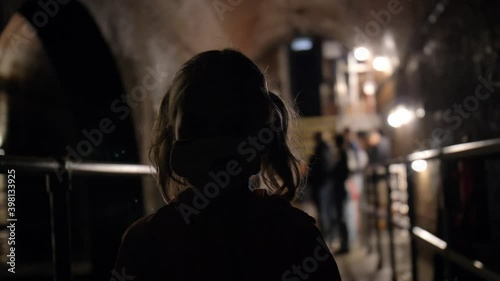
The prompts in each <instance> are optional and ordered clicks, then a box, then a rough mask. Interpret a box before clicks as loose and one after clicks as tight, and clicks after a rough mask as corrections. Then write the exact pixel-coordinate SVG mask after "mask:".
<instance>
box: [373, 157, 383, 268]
mask: <svg viewBox="0 0 500 281" xmlns="http://www.w3.org/2000/svg"><path fill="white" fill-rule="evenodd" d="M377 168H378V166H377V167H376V168H375V169H374V171H373V174H372V181H373V190H374V205H375V214H374V216H375V234H376V238H377V254H378V265H377V268H378V269H382V258H383V254H382V235H381V233H380V226H379V225H380V200H379V199H380V197H379V189H378V181H379V175H378V174H377V172H378V171H377V170H378V169H377Z"/></svg>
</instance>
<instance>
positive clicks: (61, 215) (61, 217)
mask: <svg viewBox="0 0 500 281" xmlns="http://www.w3.org/2000/svg"><path fill="white" fill-rule="evenodd" d="M63 166H64V165H63ZM62 168H63V169H64V168H65V167H62ZM70 191H71V182H70V175H69V172H68V171H64V173H62V176H61V177H59V178H58V177H57V176H56V175H55V174H51V175H47V192H48V193H49V196H50V218H51V236H52V237H51V238H52V260H53V264H54V280H55V281H69V280H71V232H70V219H69V215H70V214H69V210H70V202H69V195H70Z"/></svg>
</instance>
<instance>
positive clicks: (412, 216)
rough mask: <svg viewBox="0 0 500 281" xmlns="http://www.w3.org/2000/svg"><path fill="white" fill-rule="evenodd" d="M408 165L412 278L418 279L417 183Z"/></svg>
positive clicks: (415, 280) (414, 280)
mask: <svg viewBox="0 0 500 281" xmlns="http://www.w3.org/2000/svg"><path fill="white" fill-rule="evenodd" d="M405 165H406V182H407V185H406V186H407V189H406V190H407V191H408V218H409V219H410V229H409V230H408V231H409V232H410V233H409V234H410V245H411V266H412V269H411V270H412V279H413V281H417V280H418V268H417V256H418V253H417V241H416V237H415V236H414V235H413V227H414V226H415V185H414V184H413V172H412V171H411V167H410V165H409V164H408V163H406V164H405Z"/></svg>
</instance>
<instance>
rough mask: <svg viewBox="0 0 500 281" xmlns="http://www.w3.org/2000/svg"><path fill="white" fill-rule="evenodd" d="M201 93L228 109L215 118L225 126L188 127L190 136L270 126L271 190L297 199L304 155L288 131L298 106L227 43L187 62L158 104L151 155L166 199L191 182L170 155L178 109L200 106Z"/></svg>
mask: <svg viewBox="0 0 500 281" xmlns="http://www.w3.org/2000/svg"><path fill="white" fill-rule="evenodd" d="M201 97H202V98H204V99H208V100H209V101H210V103H213V104H204V105H203V106H204V108H207V107H208V108H211V112H212V113H213V114H219V115H220V114H226V113H225V111H230V113H227V115H229V116H224V118H222V119H221V118H219V119H215V120H219V121H220V120H225V121H223V122H224V124H220V126H221V128H222V129H221V130H217V132H205V131H203V129H202V128H200V127H199V126H195V128H190V129H189V130H191V132H189V133H190V135H191V137H192V138H196V137H206V136H248V135H251V134H255V132H258V131H259V129H263V128H269V127H270V126H272V127H273V128H274V129H273V132H274V137H273V138H272V141H271V142H270V143H269V144H267V145H266V149H265V150H263V151H262V153H261V154H260V156H261V176H262V179H263V181H264V183H265V184H266V186H267V187H268V189H269V191H270V193H272V194H275V195H278V196H281V197H283V198H285V199H287V200H290V201H291V200H293V199H295V198H296V197H297V195H298V194H299V193H300V190H301V189H302V187H303V185H304V183H305V179H304V176H303V175H302V174H301V170H300V167H301V164H302V159H301V157H300V156H299V150H298V149H297V147H298V146H297V144H298V141H297V139H296V136H295V135H294V136H292V134H291V133H290V131H289V124H290V122H291V120H293V119H294V118H295V117H296V113H295V112H296V111H295V109H294V108H293V107H292V106H290V105H289V104H287V103H286V102H285V101H284V100H283V99H281V98H280V97H279V96H278V95H276V94H274V93H272V92H270V91H269V90H268V88H267V82H266V78H265V76H264V74H263V73H262V71H261V70H260V69H259V67H258V66H257V65H256V64H255V63H254V62H252V61H251V60H250V59H249V58H247V57H246V56H244V55H243V54H242V53H240V52H238V51H235V50H231V49H224V50H222V51H219V50H216V51H207V52H204V53H201V54H198V55H196V56H195V57H193V58H192V59H191V60H189V61H188V62H186V63H185V64H184V65H183V66H182V67H181V69H180V70H179V71H178V72H177V74H176V76H175V78H174V80H173V82H172V85H171V86H170V88H169V90H168V91H167V93H166V95H165V96H164V98H163V100H162V102H161V104H160V108H159V112H158V116H157V118H156V121H155V124H154V129H153V138H152V144H151V146H150V149H149V158H150V160H151V162H152V164H153V166H154V167H155V169H156V173H157V176H156V178H157V182H158V184H159V187H160V189H161V193H162V196H163V198H164V200H165V201H166V202H167V203H169V202H171V201H172V200H173V199H174V198H175V197H176V196H177V195H178V194H179V193H180V192H182V191H183V190H185V189H187V188H189V187H190V184H189V183H188V182H187V180H186V179H184V178H182V177H180V176H178V175H177V174H175V172H174V171H172V169H171V167H170V164H169V160H170V159H169V158H170V152H171V149H172V145H173V143H174V141H175V126H176V122H177V120H176V118H177V114H178V112H179V110H181V111H182V112H184V111H185V109H186V108H190V109H191V110H192V111H194V112H197V111H196V109H197V108H198V107H200V106H201V105H200V101H199V99H200V98H201ZM221 100H224V102H225V103H230V104H231V106H227V107H222V108H221V107H220V104H217V102H220V101H221ZM217 106H219V107H217ZM193 107H194V110H193V109H192V108H193ZM200 108H201V107H200ZM231 108H235V109H231ZM221 112H222V113H221ZM197 117H198V118H201V119H206V118H207V116H197ZM191 118H192V117H191ZM208 119H210V118H208ZM197 121H198V120H197ZM200 122H209V121H206V120H203V121H200ZM225 123H228V124H225ZM217 125H218V124H217ZM193 131H194V132H193ZM228 132H229V133H228ZM193 161H196V159H193Z"/></svg>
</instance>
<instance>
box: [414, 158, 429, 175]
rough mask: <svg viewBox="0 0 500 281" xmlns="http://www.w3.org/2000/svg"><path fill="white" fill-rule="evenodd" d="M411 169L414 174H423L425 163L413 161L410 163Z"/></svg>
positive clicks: (423, 161)
mask: <svg viewBox="0 0 500 281" xmlns="http://www.w3.org/2000/svg"><path fill="white" fill-rule="evenodd" d="M411 168H412V169H413V171H415V172H419V173H421V172H425V171H426V170H427V161H425V160H415V161H413V162H412V163H411Z"/></svg>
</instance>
